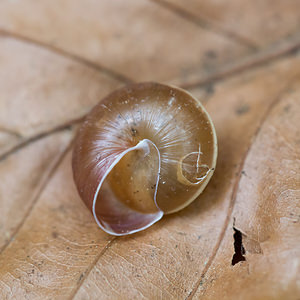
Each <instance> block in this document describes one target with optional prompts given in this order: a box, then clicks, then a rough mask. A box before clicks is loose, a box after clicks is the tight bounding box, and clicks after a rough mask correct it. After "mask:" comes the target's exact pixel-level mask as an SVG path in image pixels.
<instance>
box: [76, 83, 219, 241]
mask: <svg viewBox="0 0 300 300" xmlns="http://www.w3.org/2000/svg"><path fill="white" fill-rule="evenodd" d="M216 157H217V138H216V134H215V129H214V126H213V124H212V121H211V119H210V117H209V115H208V113H207V112H206V110H205V109H204V108H203V106H202V105H201V103H200V102H199V101H198V100H197V99H195V98H194V97H193V96H192V95H190V94H189V93H187V92H186V91H184V90H182V89H179V88H175V87H172V86H167V85H162V84H158V83H138V84H132V85H128V86H126V87H124V88H121V89H119V90H117V91H115V92H113V93H112V94H110V95H109V96H107V97H106V98H105V99H103V100H102V101H101V102H100V103H99V104H98V105H97V106H96V107H95V108H94V109H93V110H92V111H91V112H90V113H89V114H88V116H87V118H86V120H85V122H84V124H83V125H82V127H81V128H80V129H79V132H78V136H77V138H76V142H75V146H74V152H73V161H72V164H73V174H74V180H75V183H76V186H77V189H78V191H79V194H80V196H81V198H82V200H83V201H84V202H85V204H86V205H87V206H88V208H89V209H90V210H91V211H92V213H93V215H94V218H95V220H96V222H97V224H98V225H99V226H100V227H101V228H102V229H103V230H104V231H106V232H107V233H110V234H112V235H126V234H130V233H134V232H137V231H140V230H143V229H145V228H147V227H149V226H151V225H152V224H153V223H155V222H157V221H158V220H159V219H161V217H162V216H163V214H169V213H173V212H176V211H178V210H180V209H182V208H184V207H185V206H187V205H188V204H190V203H191V202H192V201H193V200H194V199H195V198H196V197H197V196H198V195H199V194H200V193H201V192H202V191H203V189H204V188H205V186H206V185H207V183H208V181H209V179H210V178H211V176H212V174H213V171H214V168H215V164H216Z"/></svg>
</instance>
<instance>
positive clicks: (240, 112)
mask: <svg viewBox="0 0 300 300" xmlns="http://www.w3.org/2000/svg"><path fill="white" fill-rule="evenodd" d="M249 110H250V107H249V105H248V104H242V105H240V106H239V107H238V108H237V109H236V110H235V113H236V114H237V115H243V114H246V113H247V112H248V111H249Z"/></svg>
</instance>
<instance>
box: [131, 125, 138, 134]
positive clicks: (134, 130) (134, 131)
mask: <svg viewBox="0 0 300 300" xmlns="http://www.w3.org/2000/svg"><path fill="white" fill-rule="evenodd" d="M131 134H132V136H136V134H137V130H136V129H134V128H133V127H131Z"/></svg>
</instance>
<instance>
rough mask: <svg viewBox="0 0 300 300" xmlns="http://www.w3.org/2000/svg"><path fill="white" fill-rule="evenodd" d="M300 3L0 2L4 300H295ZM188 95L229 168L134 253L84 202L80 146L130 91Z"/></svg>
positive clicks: (135, 244)
mask: <svg viewBox="0 0 300 300" xmlns="http://www.w3.org/2000/svg"><path fill="white" fill-rule="evenodd" d="M299 5H300V2H299V1H298V0H296V1H280V0H276V1H269V0H263V1H250V2H249V1H248V2H247V1H242V2H240V1H236V0H230V1H223V0H221V1H217V2H212V1H189V5H187V4H186V2H184V1H180V0H152V1H150V0H149V1H148V0H142V1H137V0H130V1H129V2H124V1H121V0H117V1H108V0H105V1H92V0H88V1H70V0H63V1H59V2H57V1H50V0H49V1H48V0H47V1H38V2H37V1H32V0H24V1H8V0H3V1H1V2H0V66H1V67H0V174H1V175H0V176H1V181H0V299H76V300H77V299H78V300H79V299H254V300H256V299H295V300H297V299H299V298H300V246H299V245H300V238H299V237H300V206H299V203H300V177H299V174H300V131H299V128H300V101H299V99H300V88H299V86H300V55H299V51H298V50H299V48H300V42H299V41H300V37H299V33H298V31H297V29H298V28H299V9H297V8H298V7H299ZM141 80H154V81H163V82H167V83H176V84H178V85H179V86H183V87H186V88H188V89H189V91H190V92H191V93H192V94H194V95H195V96H196V97H198V98H199V99H200V100H201V101H202V102H203V104H204V105H205V107H206V109H207V110H208V112H209V113H210V115H211V117H212V119H213V122H214V124H215V127H216V131H217V135H218V144H219V157H218V162H217V168H216V171H215V174H214V176H213V178H212V180H211V182H210V183H209V185H208V186H207V188H206V189H205V191H204V193H203V194H202V195H200V197H199V198H198V199H196V200H195V201H194V202H193V203H192V204H191V205H190V206H188V207H187V208H185V209H184V210H183V211H181V212H179V213H176V214H173V215H168V216H165V217H164V218H163V219H162V220H161V221H159V222H158V223H156V224H155V225H154V226H152V227H151V228H149V229H147V230H145V231H143V232H140V233H137V234H134V235H131V236H127V237H112V236H109V235H108V234H106V233H105V232H103V231H101V230H100V229H99V228H98V227H97V225H96V223H95V221H94V219H93V217H92V215H91V213H90V212H89V211H88V210H87V208H86V207H85V206H84V204H83V202H82V201H81V200H80V198H79V196H78V194H77V191H76V188H75V185H74V183H73V177H72V170H71V154H72V142H73V140H74V137H75V133H76V130H77V128H78V126H79V125H80V123H81V122H82V120H83V117H84V116H85V114H86V113H88V111H89V110H90V109H91V108H92V107H93V106H94V105H95V104H96V103H98V102H99V101H100V100H101V98H103V97H104V96H105V95H107V94H108V93H109V92H111V91H113V90H114V89H116V88H118V87H120V86H122V85H124V84H125V83H127V82H131V81H141Z"/></svg>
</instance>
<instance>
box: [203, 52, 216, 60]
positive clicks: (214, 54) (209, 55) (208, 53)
mask: <svg viewBox="0 0 300 300" xmlns="http://www.w3.org/2000/svg"><path fill="white" fill-rule="evenodd" d="M205 56H206V57H207V58H210V59H215V58H216V57H217V54H216V52H215V51H213V50H208V51H206V52H205Z"/></svg>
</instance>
